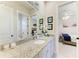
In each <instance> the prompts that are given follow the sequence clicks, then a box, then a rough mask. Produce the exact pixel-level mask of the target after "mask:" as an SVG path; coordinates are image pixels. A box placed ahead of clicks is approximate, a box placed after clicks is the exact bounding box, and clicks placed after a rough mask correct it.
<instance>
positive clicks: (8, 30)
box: [0, 4, 14, 43]
mask: <svg viewBox="0 0 79 59" xmlns="http://www.w3.org/2000/svg"><path fill="white" fill-rule="evenodd" d="M13 36H14V31H13V9H12V8H10V7H7V6H4V5H2V4H0V43H5V42H9V41H11V39H12V37H13Z"/></svg>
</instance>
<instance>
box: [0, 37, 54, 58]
mask: <svg viewBox="0 0 79 59" xmlns="http://www.w3.org/2000/svg"><path fill="white" fill-rule="evenodd" d="M54 49H55V48H54V37H44V40H30V41H28V42H24V43H22V44H20V45H16V46H15V47H14V48H13V49H12V48H7V49H4V50H3V51H0V57H3V58H52V57H53V56H54V53H55V50H54Z"/></svg>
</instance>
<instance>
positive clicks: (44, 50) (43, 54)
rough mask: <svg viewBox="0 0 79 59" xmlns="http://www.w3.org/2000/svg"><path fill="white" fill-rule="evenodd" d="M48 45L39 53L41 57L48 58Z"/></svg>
mask: <svg viewBox="0 0 79 59" xmlns="http://www.w3.org/2000/svg"><path fill="white" fill-rule="evenodd" d="M46 51H47V47H45V48H44V49H43V50H42V51H41V52H40V53H39V57H40V58H46V56H47V55H46V54H47V52H46Z"/></svg>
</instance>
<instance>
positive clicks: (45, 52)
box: [35, 39, 53, 58]
mask: <svg viewBox="0 0 79 59" xmlns="http://www.w3.org/2000/svg"><path fill="white" fill-rule="evenodd" d="M52 56H53V39H52V40H50V41H49V42H48V44H47V45H46V46H45V47H44V48H43V49H42V50H41V51H40V52H39V53H38V55H36V56H35V57H36V58H52Z"/></svg>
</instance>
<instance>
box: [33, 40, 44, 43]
mask: <svg viewBox="0 0 79 59" xmlns="http://www.w3.org/2000/svg"><path fill="white" fill-rule="evenodd" d="M34 43H35V44H43V43H45V41H44V40H36V41H35V42H34Z"/></svg>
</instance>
